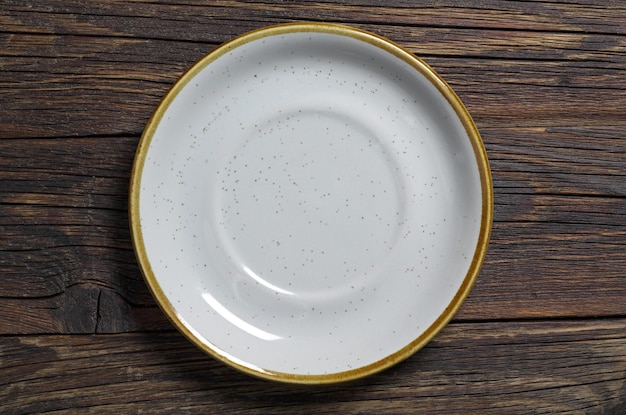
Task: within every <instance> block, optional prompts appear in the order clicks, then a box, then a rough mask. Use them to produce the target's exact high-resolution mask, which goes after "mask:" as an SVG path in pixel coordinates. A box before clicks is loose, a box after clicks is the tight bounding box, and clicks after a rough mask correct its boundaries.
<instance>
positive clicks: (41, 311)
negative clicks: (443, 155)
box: [0, 127, 626, 334]
mask: <svg viewBox="0 0 626 415" xmlns="http://www.w3.org/2000/svg"><path fill="white" fill-rule="evenodd" d="M620 134H621V130H620V129H617V128H608V127H607V128H605V129H603V130H600V131H599V130H596V129H589V128H585V129H567V128H561V129H555V130H547V129H542V128H534V129H519V128H515V129H511V128H510V129H486V130H485V131H484V132H483V135H484V136H485V140H486V142H487V144H488V151H489V156H490V157H491V164H492V169H493V176H494V183H495V191H496V194H495V218H494V220H495V223H494V230H493V236H492V241H491V245H490V249H489V253H488V256H487V260H486V263H485V266H484V268H483V271H482V272H481V275H480V277H479V280H478V282H477V284H476V286H475V287H474V290H473V292H472V294H471V295H470V297H469V299H468V300H467V302H466V304H465V306H464V307H463V308H462V310H461V312H460V313H459V315H458V316H457V318H458V319H460V320H482V319H508V318H530V317H533V318H534V317H543V318H546V317H550V316H559V317H585V316H611V315H626V301H624V299H625V298H626V284H624V283H623V281H624V278H626V275H625V271H624V270H626V246H625V245H626V220H625V217H626V205H625V204H624V202H623V197H624V196H626V180H624V179H625V177H624V176H625V175H626V158H624V157H623V154H624V153H625V152H626V145H625V143H624V140H620ZM137 141H138V138H137V137H132V136H131V137H91V138H63V139H61V138H60V139H15V140H7V139H5V140H1V141H0V153H1V154H2V155H3V157H2V158H0V180H1V181H2V187H1V188H0V206H1V209H0V229H1V230H2V232H1V233H0V242H1V244H0V254H1V255H0V274H1V275H2V284H3V289H2V292H1V293H0V315H6V316H9V315H10V316H11V317H12V318H6V319H0V333H5V334H7V333H23V334H24V333H68V332H69V333H85V332H88V333H92V332H96V331H98V332H118V331H135V330H145V329H163V328H169V327H170V325H169V323H168V322H167V321H166V320H165V319H164V317H163V316H162V315H161V314H160V311H159V310H158V309H157V308H156V307H155V304H154V302H153V300H152V298H151V296H150V294H149V293H148V291H147V289H146V287H145V284H144V282H143V280H142V278H141V276H140V273H139V270H138V268H137V265H136V263H135V259H134V254H133V252H132V244H131V241H130V233H129V231H128V217H127V213H126V208H127V193H128V181H129V178H130V169H131V165H132V160H133V156H134V149H135V146H136V143H137ZM77 299H78V300H77ZM80 299H83V300H80ZM573 304H575V305H576V306H573ZM33 310H37V312H35V313H34V312H33ZM70 310H71V312H69V311H70ZM77 311H80V312H79V313H77ZM72 316H73V317H72ZM79 317H80V318H79ZM72 318H74V319H75V320H72Z"/></svg>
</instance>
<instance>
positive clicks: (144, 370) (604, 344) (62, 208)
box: [0, 0, 626, 414]
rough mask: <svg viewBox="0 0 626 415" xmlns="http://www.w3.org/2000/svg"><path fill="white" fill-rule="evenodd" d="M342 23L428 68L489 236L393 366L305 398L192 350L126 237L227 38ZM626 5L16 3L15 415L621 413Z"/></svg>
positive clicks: (355, 0) (4, 9) (9, 347)
mask: <svg viewBox="0 0 626 415" xmlns="http://www.w3.org/2000/svg"><path fill="white" fill-rule="evenodd" d="M310 20H313V21H324V22H332V23H346V24H350V25H353V26H356V27H359V28H363V29H366V30H370V31H372V32H375V33H378V34H380V35H382V36H386V37H388V38H390V39H392V40H394V41H395V42H397V43H399V44H400V45H402V46H404V47H406V48H407V49H408V50H410V51H411V52H413V53H415V54H416V55H418V56H420V57H421V58H423V59H424V60H425V61H426V62H427V63H428V64H429V65H431V66H432V67H433V68H434V69H435V70H436V71H437V72H438V73H440V74H441V75H442V76H443V77H444V78H445V80H446V81H447V82H448V83H449V84H450V85H451V86H452V87H453V88H454V90H455V91H456V93H457V94H458V95H459V96H460V98H461V99H462V101H463V102H464V103H465V105H466V106H467V108H468V109H469V111H470V113H471V114H472V116H473V118H474V120H475V121H476V124H477V125H478V127H479V129H480V132H481V134H482V136H483V140H484V143H485V146H486V149H487V152H488V156H489V159H490V163H491V168H492V174H493V180H494V191H495V200H494V202H495V212H494V213H495V216H494V226H493V233H492V240H491V243H490V246H489V251H488V254H487V258H486V261H485V265H484V267H483V269H482V271H481V273H480V276H479V278H478V281H477V283H476V285H475V287H474V289H473V290H472V293H471V294H470V296H469V298H468V299H467V301H466V302H465V304H464V305H463V307H462V308H461V310H460V311H459V313H458V314H457V316H456V317H455V319H454V320H453V323H452V324H450V325H449V326H447V327H446V328H445V329H444V330H443V331H442V333H440V334H439V335H438V336H437V337H436V338H435V340H434V341H433V342H432V343H430V344H429V345H428V346H427V347H426V348H425V349H424V350H422V351H420V352H419V353H418V354H416V355H415V356H413V357H411V358H410V359H409V360H408V361H406V362H405V363H403V364H401V365H400V366H397V367H394V368H392V369H391V370H388V371H386V372H384V373H381V374H379V375H376V376H374V377H371V378H368V379H364V380H361V381H358V382H354V383H350V384H345V385H337V386H330V387H323V388H322V387H320V388H317V387H313V388H302V387H295V386H285V385H277V384H273V383H267V382H263V381H258V380H255V379H252V378H249V377H247V376H245V375H242V374H239V373H238V372H235V371H233V370H232V369H230V368H227V367H225V366H223V365H221V364H219V363H217V362H215V361H213V360H212V359H210V358H208V357H207V356H205V355H203V354H202V353H201V352H199V351H198V350H196V349H195V348H194V347H193V346H191V344H190V343H189V342H187V341H186V340H185V339H183V338H182V337H181V336H180V335H179V334H177V333H176V332H173V331H172V326H171V324H170V323H169V322H168V321H167V320H166V318H165V317H164V315H163V313H161V311H160V310H159V308H158V307H157V306H156V304H155V303H154V301H153V299H152V297H151V295H150V293H149V292H148V289H147V288H146V285H145V283H144V281H143V279H142V277H141V275H140V272H139V269H138V267H137V264H136V261H135V257H134V253H133V250H132V243H131V240H130V233H129V230H128V215H127V198H128V182H129V180H130V171H131V167H132V162H133V157H134V152H135V149H136V146H137V143H138V141H139V137H140V135H141V133H142V130H143V128H144V126H145V124H146V122H147V120H148V118H149V117H150V115H151V113H152V111H153V110H154V108H155V107H156V105H157V104H158V103H159V101H160V99H161V97H162V96H163V95H164V94H165V93H166V91H167V90H168V88H169V87H170V86H171V84H172V83H173V82H174V81H175V80H176V79H177V78H178V77H179V76H180V75H181V74H182V73H183V71H184V70H185V69H186V68H188V67H189V66H190V65H191V64H193V62H195V61H196V60H197V59H199V58H200V57H202V56H203V55H204V54H206V53H208V52H210V51H211V50H212V49H213V48H215V47H216V46H217V45H218V44H220V43H221V42H224V41H226V40H228V39H230V38H232V37H233V36H236V35H239V34H241V33H244V32H246V31H248V30H252V29H256V28H259V27H262V26H266V25H268V24H275V23H285V22H294V21H310ZM624 22H626V5H625V4H624V3H623V2H621V1H618V0H609V1H603V2H600V1H597V0H577V1H575V2H552V1H543V0H532V1H500V0H486V1H482V2H474V3H471V2H466V1H457V0H428V1H423V2H414V1H410V0H392V1H388V2H379V1H374V0H342V1H332V0H322V1H317V2H309V1H304V0H299V1H289V2H265V1H234V0H218V1H213V2H210V4H207V2H204V1H199V0H168V1H158V0H157V1H151V0H123V1H122V0H96V1H91V2H88V3H85V2H81V1H78V0H70V1H67V0H45V1H43V0H42V1H38V2H32V1H28V0H4V1H3V2H2V5H1V6H0V408H1V411H0V412H2V413H8V414H26V413H45V412H49V413H59V414H62V413H76V412H80V413H98V414H100V413H141V412H144V413H198V412H201V413H207V412H209V413H233V414H237V413H246V414H253V413H294V412H301V413H331V414H332V413H353V414H357V413H359V414H361V413H376V414H385V413H389V414H391V413H394V414H396V413H398V414H402V413H406V414H409V413H411V414H413V413H429V414H431V413H446V414H448V413H477V414H486V413H494V414H501V413H512V414H515V413H520V414H522V413H523V414H526V413H550V414H553V413H586V414H623V413H626V337H625V333H626V220H625V219H626V156H625V154H626V133H625V131H626V110H625V108H626V86H625V84H624V79H625V75H626V24H624Z"/></svg>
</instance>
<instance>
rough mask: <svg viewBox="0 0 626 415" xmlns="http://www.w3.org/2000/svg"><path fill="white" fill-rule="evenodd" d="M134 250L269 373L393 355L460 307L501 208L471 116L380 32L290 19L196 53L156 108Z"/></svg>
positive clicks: (186, 311)
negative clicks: (496, 211)
mask: <svg viewBox="0 0 626 415" xmlns="http://www.w3.org/2000/svg"><path fill="white" fill-rule="evenodd" d="M130 222H131V231H132V238H133V245H134V248H135V252H136V256H137V259H138V262H139V265H140V268H141V270H142V273H143V275H144V277H145V280H146V282H147V285H148V286H149V288H150V290H151V291H152V293H153V295H154V297H155V299H156V301H157V303H158V304H159V305H160V307H161V308H162V309H163V311H164V313H165V314H166V315H167V316H168V317H169V318H170V320H171V321H172V322H173V324H174V325H175V326H176V327H177V328H178V329H179V330H180V331H181V332H182V333H183V334H184V335H185V336H186V337H187V338H188V339H189V340H191V341H192V342H193V343H194V344H195V345H197V346H198V347H199V348H200V349H202V350H204V351H205V352H207V353H209V354H210V355H212V356H214V357H215V358H217V359H218V360H221V361H223V362H225V363H227V364H229V365H231V366H233V367H235V368H237V369H240V370H242V371H244V372H246V373H249V374H252V375H256V376H259V377H262V378H267V379H274V380H279V381H285V382H296V383H330V382H339V381H344V380H349V379H354V378H358V377H362V376H365V375H369V374H372V373H375V372H378V371H380V370H382V369H385V368H387V367H389V366H391V365H393V364H395V363H397V362H399V361H401V360H403V359H406V358H407V357H409V356H410V355H411V354H412V353H414V352H415V351H417V350H418V349H420V348H421V347H423V346H424V345H425V344H426V343H427V342H428V341H429V340H430V339H431V338H432V337H433V336H435V334H436V333H437V332H438V331H439V330H440V329H441V328H442V327H443V326H444V325H445V324H446V323H447V322H448V321H449V320H450V319H451V318H452V316H453V315H454V313H455V312H456V311H457V309H458V308H459V306H460V305H461V303H462V302H463V300H464V299H465V298H466V296H467V295H468V293H469V291H470V289H471V287H472V285H473V284H474V281H475V280H476V277H477V274H478V272H479V268H480V266H481V263H482V261H483V258H484V255H485V252H486V249H487V245H488V239H489V234H490V229H491V222H492V186H491V176H490V170H489V165H488V161H487V157H486V154H485V150H484V148H483V144H482V141H481V138H480V135H479V133H478V131H477V129H476V127H475V125H474V123H473V121H472V119H471V118H470V115H469V114H468V112H467V111H466V109H465V108H464V106H463V105H462V103H461V102H460V100H459V99H458V97H457V96H456V95H455V93H454V92H453V91H452V89H451V88H450V87H449V86H448V85H447V84H446V83H445V82H444V81H443V80H442V79H441V78H440V77H439V76H438V75H437V74H436V73H435V72H434V71H433V70H432V69H431V68H430V67H429V66H428V65H426V64H425V63H424V62H423V61H422V60H420V59H418V58H416V57H415V56H414V55H413V54H411V53H410V52H408V51H406V50H405V49H403V48H401V47H399V46H398V45H396V44H394V43H393V42H391V41H389V40H386V39H384V38H381V37H379V36H377V35H375V34H371V33H368V32H364V31H361V30H358V29H355V28H351V27H346V26H341V25H334V24H316V23H305V24H288V25H279V26H272V27H267V28H263V29H260V30H257V31H254V32H251V33H248V34H245V35H243V36H240V37H237V38H235V39H234V40H231V41H229V42H227V43H225V44H223V45H222V46H220V47H218V48H216V49H215V50H213V51H212V52H211V53H209V54H208V55H206V56H205V57H204V58H202V59H201V60H200V61H198V62H197V63H196V64H194V65H193V66H192V67H191V68H190V69H189V70H188V71H187V72H186V73H185V74H183V75H182V76H181V78H180V79H179V80H178V81H177V82H176V83H175V84H174V86H173V87H172V88H171V90H170V91H169V92H168V93H167V94H166V95H165V97H164V98H163V100H162V102H161V103H160V104H159V105H158V107H157V108H156V111H155V112H154V114H153V116H152V118H151V119H150V121H149V122H148V124H147V126H146V129H145V131H144V134H143V136H142V138H141V140H140V143H139V145H138V149H137V153H136V157H135V163H134V167H133V172H132V178H131V188H130Z"/></svg>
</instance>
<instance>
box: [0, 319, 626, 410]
mask: <svg viewBox="0 0 626 415" xmlns="http://www.w3.org/2000/svg"><path fill="white" fill-rule="evenodd" d="M0 356H1V357H0V373H2V376H1V377H0V404H1V405H2V407H3V411H4V412H5V413H11V414H16V415H17V414H26V413H43V412H48V411H49V412H53V413H56V414H65V413H75V412H76V411H80V412H81V413H87V414H91V413H97V414H102V413H140V412H142V411H145V412H149V413H152V414H161V413H163V414H169V413H172V412H175V413H178V414H187V413H197V412H203V413H233V414H234V413H246V414H269V413H275V414H280V413H294V412H298V413H301V414H319V413H325V414H345V413H376V414H391V413H393V414H449V413H467V414H502V413H507V414H527V413H528V411H529V410H530V411H532V412H533V413H546V414H547V413H550V414H553V413H583V412H584V413H605V414H618V413H623V412H624V411H625V410H626V398H625V397H626V320H624V319H613V320H590V321H554V322H546V321H543V322H507V323H504V322H502V323H498V322H494V323H482V324H451V325H449V326H447V327H446V328H445V329H444V330H443V331H442V332H441V333H440V334H439V335H438V336H437V337H435V339H434V340H433V341H432V342H431V343H430V344H429V345H427V346H426V348H424V349H423V350H421V351H419V352H418V353H417V354H416V355H414V356H412V357H411V358H409V359H408V360H407V361H405V362H403V363H401V364H400V365H398V366H396V367H394V368H392V369H390V370H387V371H385V372H382V373H380V374H377V375H374V376H372V377H369V378H366V379H363V380H359V381H355V382H352V383H348V384H340V385H334V386H332V385H331V386H324V387H315V386H291V385H283V384H275V383H271V382H268V381H261V380H255V379H253V378H249V377H248V376H247V375H243V374H239V373H238V372H235V371H234V370H233V369H231V368H229V367H227V366H224V365H222V364H221V363H218V362H217V361H215V360H213V359H211V358H209V357H208V356H206V355H204V354H203V353H202V352H200V351H199V350H197V349H195V348H194V347H193V346H192V345H191V344H190V343H189V342H187V341H186V340H185V339H183V338H182V337H181V336H180V335H179V334H177V333H172V332H161V333H157V332H151V333H135V334H126V335H76V336H12V337H0Z"/></svg>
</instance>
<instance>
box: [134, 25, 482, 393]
mask: <svg viewBox="0 0 626 415" xmlns="http://www.w3.org/2000/svg"><path fill="white" fill-rule="evenodd" d="M301 32H322V33H329V34H335V35H340V36H348V37H352V38H354V39H357V40H360V41H363V42H366V43H369V44H371V45H374V46H376V47H378V48H380V49H383V50H385V51H387V52H389V53H391V54H392V55H394V56H396V57H397V58H399V59H401V60H403V61H404V62H406V63H408V64H409V65H411V66H412V67H413V68H415V69H416V70H417V71H418V72H420V73H421V74H422V75H424V76H425V77H426V78H427V79H428V80H429V81H430V82H431V83H432V84H433V85H435V87H436V88H437V89H438V90H439V92H440V93H441V94H442V95H443V96H444V97H445V98H446V99H447V101H448V102H449V103H450V105H451V106H452V108H453V109H454V111H455V112H456V114H457V116H458V117H459V119H460V121H461V123H462V124H463V126H464V127H465V130H466V132H467V135H468V137H469V139H470V141H471V144H472V147H473V149H474V153H475V155H476V163H477V165H478V170H479V174H480V182H481V188H482V201H483V204H482V212H481V225H480V233H479V237H478V242H477V245H476V249H475V251H474V256H473V258H472V262H471V265H470V268H469V270H468V272H467V274H466V276H465V278H464V280H463V283H462V284H461V286H460V287H459V289H458V290H457V292H456V295H455V296H454V298H453V299H452V301H451V302H450V303H449V304H448V306H447V307H446V309H445V310H444V312H443V313H442V314H441V315H440V316H439V318H437V320H435V322H434V323H433V324H431V325H430V327H428V329H426V330H425V331H424V332H423V333H422V334H421V335H420V336H419V337H417V338H416V339H415V340H413V341H412V342H411V343H409V344H408V345H406V346H405V347H404V348H402V349H400V350H398V351H397V352H395V353H393V354H391V355H389V356H387V357H385V358H383V359H381V360H379V361H377V362H374V363H372V364H369V365H367V366H363V367H360V368H357V369H352V370H349V371H345V372H338V373H331V374H324V375H296V374H290V373H281V372H275V371H271V370H265V369H255V368H250V367H248V366H245V365H244V364H242V363H239V362H237V361H236V359H235V358H233V357H231V356H228V355H225V354H224V353H221V352H220V350H218V348H217V347H214V346H213V345H212V344H211V343H210V342H209V341H208V340H207V339H203V338H202V337H201V336H200V335H199V334H198V333H195V332H194V330H193V329H192V328H191V327H188V326H187V325H186V324H185V322H184V321H183V320H182V319H181V318H180V317H179V316H178V315H177V314H176V312H175V311H174V308H173V307H172V305H171V304H170V302H169V300H168V299H167V296H166V295H165V293H164V292H163V291H162V289H161V287H160V286H159V283H158V282H157V280H156V277H155V275H154V272H153V271H152V267H151V265H150V260H149V258H148V255H147V253H146V249H145V245H144V241H143V236H142V232H141V218H140V215H139V193H140V184H141V179H142V173H143V166H144V162H145V158H146V153H147V150H148V148H149V146H150V142H151V141H152V137H153V136H154V133H155V131H156V129H157V127H158V125H159V123H160V121H161V118H162V116H163V114H164V113H165V111H166V110H167V108H168V107H169V105H170V104H171V102H172V100H173V99H174V98H175V97H176V95H177V94H178V93H179V92H180V91H181V89H182V88H184V86H185V85H186V84H187V83H188V82H189V81H190V80H191V79H193V78H194V76H195V75H196V74H197V73H198V72H200V71H201V70H202V69H204V68H205V67H206V66H208V65H209V64H210V63H211V62H213V61H215V60H216V59H218V58H219V57H220V56H222V55H224V54H225V53H227V52H229V51H230V50H233V49H235V48H237V47H240V46H242V45H244V44H246V43H248V42H251V41H254V40H257V39H260V38H264V37H268V36H274V35H281V34H288V33H301ZM129 219H130V230H131V237H132V241H133V247H134V250H135V255H136V257H137V261H138V263H139V266H140V269H141V272H142V274H143V276H144V279H145V280H146V282H147V285H148V287H149V289H150V291H151V292H152V295H153V296H154V298H155V299H156V302H157V304H158V305H159V306H160V307H161V309H162V310H163V312H164V313H165V315H166V316H167V317H168V318H169V319H170V321H171V322H172V323H173V324H174V326H175V327H176V328H177V329H178V330H179V331H180V332H181V333H183V334H184V335H185V336H186V337H187V338H188V339H189V340H190V341H191V342H192V343H193V344H195V345H196V346H197V347H198V348H200V349H201V350H203V351H205V352H206V353H208V354H210V355H212V356H213V357H215V358H216V359H217V360H220V361H222V362H225V363H227V364H229V365H230V366H232V367H234V368H236V369H238V370H240V371H242V372H244V373H247V374H250V375H253V376H256V377H261V378H265V379H271V380H277V381H283V382H290V383H303V384H324V383H336V382H342V381H348V380H353V379H357V378H360V377H364V376H367V375H371V374H374V373H377V372H380V371H382V370H384V369H387V368H389V367H391V366H393V365H395V364H397V363H399V362H401V361H403V360H405V359H406V358H408V357H409V356H411V355H413V354H414V353H415V352H417V351H418V350H419V349H421V348H422V347H424V346H425V345H426V344H427V343H428V342H429V341H430V340H431V339H432V338H433V337H434V336H435V335H436V334H437V333H438V332H439V331H440V330H441V329H442V328H443V327H444V326H445V325H446V324H447V323H448V322H449V321H450V320H451V319H452V317H453V316H454V314H455V313H456V312H457V311H458V309H459V307H460V306H461V304H462V303H463V301H464V300H465V298H466V297H467V296H468V294H469V292H470V290H471V289H472V286H473V285H474V283H475V281H476V278H477V276H478V273H479V271H480V268H481V266H482V263H483V260H484V258H485V255H486V252H487V246H488V244H489V238H490V234H491V225H492V220H493V188H492V182H491V171H490V168H489V161H488V159H487V154H486V151H485V148H484V146H483V142H482V139H481V137H480V134H479V132H478V129H477V128H476V125H475V124H474V122H473V120H472V118H471V116H470V115H469V113H468V111H467V109H466V108H465V106H464V105H463V103H462V102H461V101H460V99H459V98H458V96H457V95H456V94H455V92H454V91H453V90H452V88H450V86H449V85H448V84H447V83H446V82H445V81H444V80H443V79H442V78H441V77H440V76H439V75H438V74H437V73H436V72H435V71H434V70H433V69H432V68H431V67H430V66H428V64H426V63H425V62H424V61H422V60H421V59H419V58H417V57H416V56H415V55H413V54H412V53H411V52H409V51H407V50H405V49H404V48H402V47H401V46H399V45H397V44H395V43H394V42H392V41H389V40H387V39H385V38H382V37H380V36H378V35H375V34H372V33H369V32H366V31H363V30H360V29H356V28H353V27H349V26H344V25H338V24H327V23H293V24H283V25H277V26H269V27H265V28H262V29H258V30H255V31H252V32H249V33H246V34H243V35H241V36H239V37H236V38H234V39H232V40H230V41H228V42H226V43H224V44H222V45H221V46H219V47H218V48H216V49H215V50H213V51H212V52H210V53H209V54H207V55H205V56H204V57H203V58H202V59H200V60H199V61H198V62H196V63H195V64H194V65H193V66H191V68H189V69H188V70H187V71H186V72H185V73H184V74H183V75H182V76H181V77H180V78H179V79H178V80H177V81H176V83H175V84H174V85H173V86H172V87H171V88H170V90H169V91H168V92H167V94H166V95H165V96H164V97H163V99H162V100H161V102H160V103H159V105H158V106H157V108H156V110H155V112H154V113H153V115H152V117H151V118H150V120H149V121H148V123H147V125H146V128H145V130H144V133H143V135H142V136H141V140H140V141H139V145H138V147H137V151H136V154H135V161H134V164H133V169H132V172H131V182H130V191H129Z"/></svg>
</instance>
